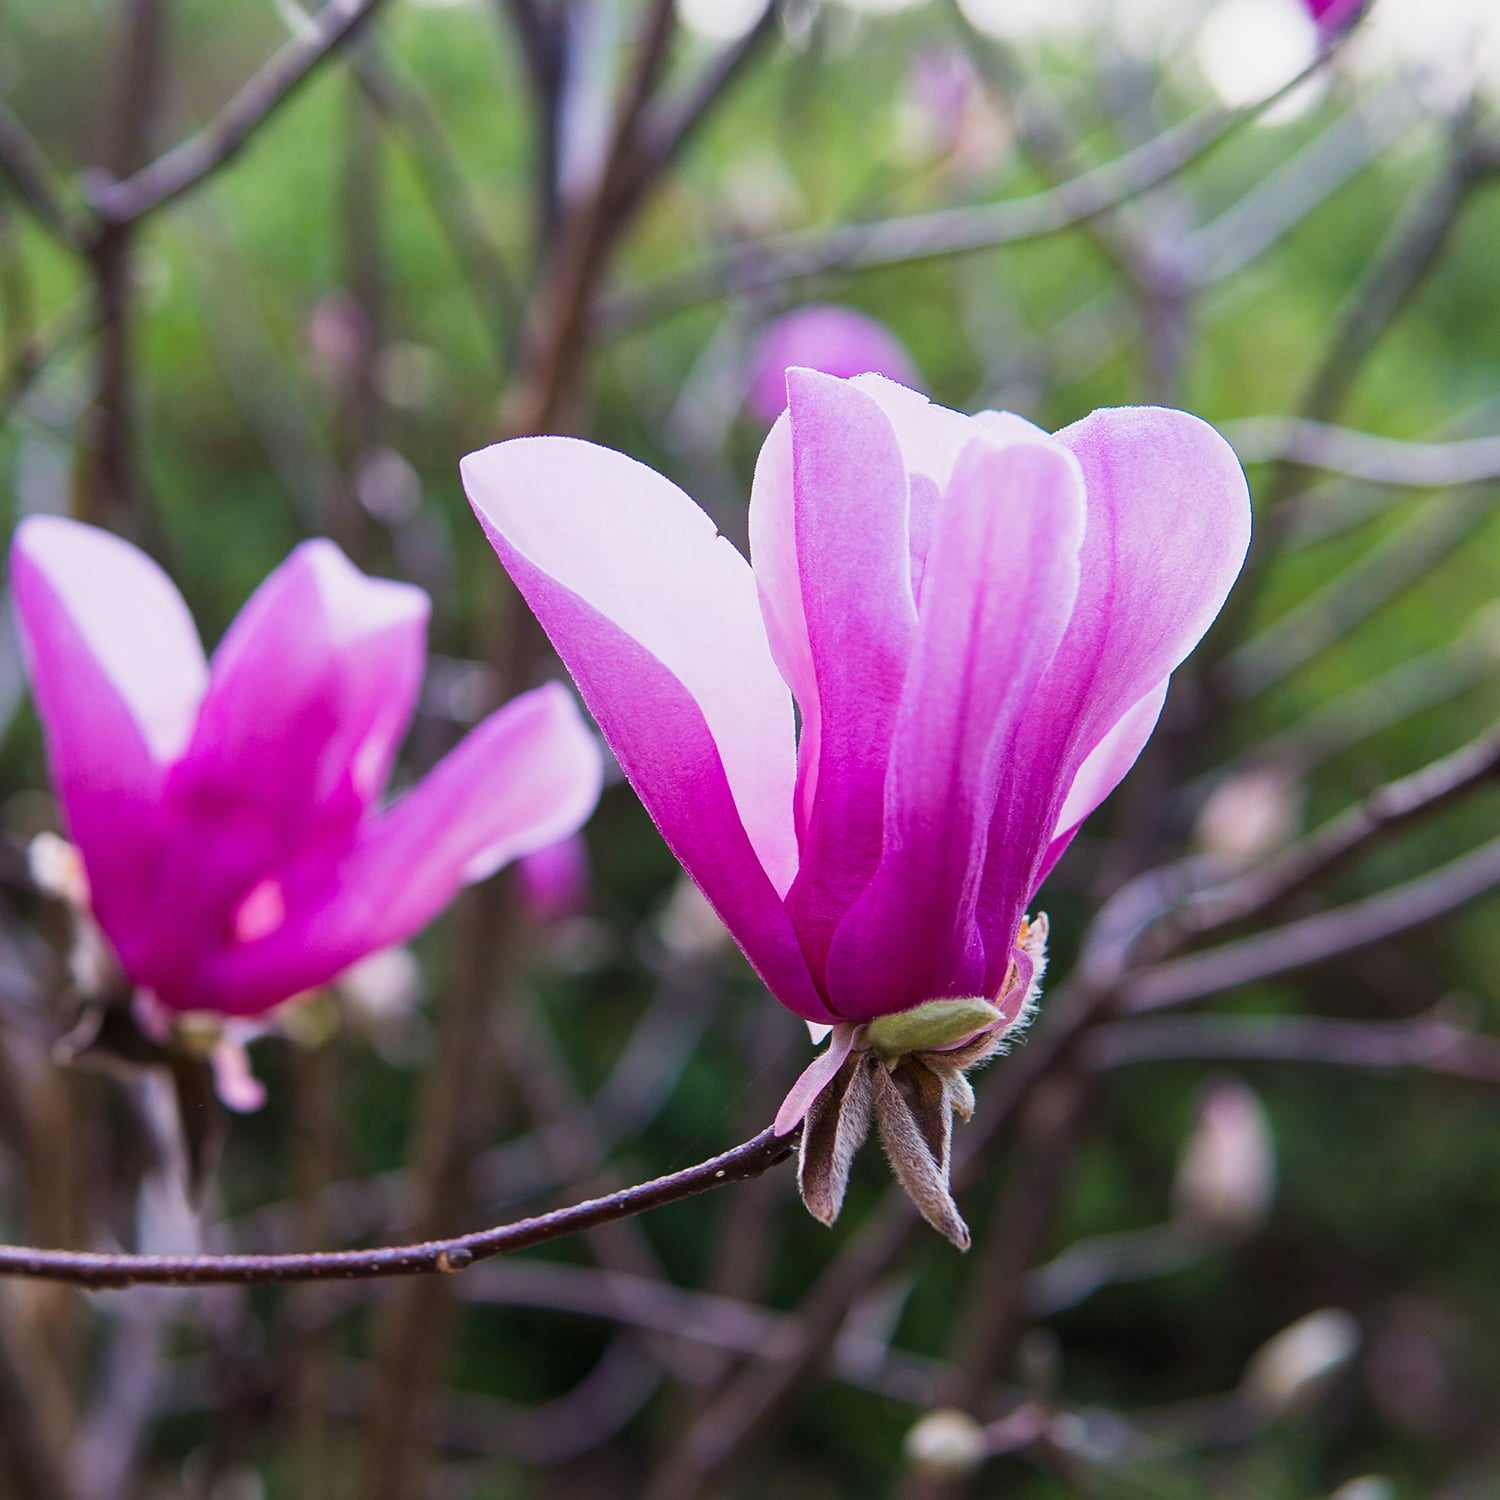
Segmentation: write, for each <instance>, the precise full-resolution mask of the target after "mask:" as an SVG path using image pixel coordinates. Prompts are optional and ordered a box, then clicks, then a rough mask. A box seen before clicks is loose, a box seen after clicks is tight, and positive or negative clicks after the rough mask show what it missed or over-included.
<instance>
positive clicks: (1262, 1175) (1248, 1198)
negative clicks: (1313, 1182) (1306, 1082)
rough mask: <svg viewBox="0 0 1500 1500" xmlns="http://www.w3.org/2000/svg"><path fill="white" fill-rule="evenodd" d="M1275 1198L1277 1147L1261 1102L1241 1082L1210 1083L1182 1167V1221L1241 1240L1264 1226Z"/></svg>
mask: <svg viewBox="0 0 1500 1500" xmlns="http://www.w3.org/2000/svg"><path fill="white" fill-rule="evenodd" d="M1275 1196H1276V1154H1275V1147H1274V1144H1273V1141H1272V1137H1271V1126H1270V1121H1269V1120H1268V1119H1267V1118H1266V1112H1265V1109H1264V1107H1263V1106H1262V1104H1261V1102H1260V1100H1259V1098H1258V1097H1257V1096H1256V1094H1255V1091H1254V1090H1253V1089H1251V1088H1249V1087H1248V1086H1247V1085H1245V1084H1243V1083H1241V1082H1240V1081H1239V1080H1238V1079H1236V1078H1224V1079H1221V1080H1219V1081H1218V1082H1216V1083H1213V1084H1211V1085H1210V1086H1209V1087H1208V1089H1206V1090H1205V1091H1204V1094H1203V1097H1202V1099H1201V1100H1200V1101H1199V1104H1198V1118H1197V1122H1196V1124H1195V1125H1194V1128H1193V1133H1192V1135H1191V1136H1190V1137H1189V1138H1188V1143H1187V1145H1186V1147H1185V1148H1184V1149H1183V1153H1182V1159H1181V1160H1180V1161H1179V1163H1178V1166H1177V1178H1176V1181H1175V1182H1174V1183H1173V1186H1172V1201H1173V1205H1174V1208H1175V1211H1176V1214H1177V1217H1178V1218H1179V1219H1181V1220H1183V1221H1184V1222H1185V1223H1186V1224H1187V1225H1189V1226H1190V1227H1192V1228H1195V1229H1198V1230H1201V1231H1202V1232H1204V1233H1206V1234H1208V1235H1211V1236H1213V1237H1214V1238H1223V1239H1239V1238H1241V1237H1242V1236H1244V1235H1248V1234H1251V1233H1253V1232H1254V1231H1255V1230H1256V1229H1258V1228H1259V1227H1260V1225H1261V1224H1262V1223H1263V1222H1264V1221H1265V1218H1266V1216H1267V1214H1268V1213H1269V1212H1270V1210H1271V1204H1272V1202H1273V1201H1274V1199H1275Z"/></svg>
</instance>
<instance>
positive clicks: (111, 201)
mask: <svg viewBox="0 0 1500 1500" xmlns="http://www.w3.org/2000/svg"><path fill="white" fill-rule="evenodd" d="M381 3H382V0H327V4H325V5H324V6H323V8H322V9H321V10H320V11H318V13H317V14H316V15H315V16H314V17H313V18H312V20H311V21H310V22H309V23H308V27H307V30H306V31H305V32H304V33H302V34H301V35H299V36H297V37H294V38H293V39H292V40H291V41H290V42H288V43H287V44H286V46H284V47H283V48H282V49H281V50H280V51H279V52H278V53H277V54H276V55H275V56H274V57H273V58H271V60H270V61H269V62H268V63H266V65H265V66H264V67H263V68H262V69H261V70H260V71H259V72H258V73H257V74H256V75H255V76H254V77H253V78H252V79H251V80H250V81H249V82H248V83H247V84H245V86H244V87H243V88H242V89H240V91H239V92H238V93H237V94H236V95H235V96H234V97H233V98H232V99H231V100H230V101H229V103H228V104H226V105H225V106H224V108H223V109H221V110H220V111H219V113H218V114H217V115H216V116H215V117H214V119H213V120H211V121H210V122H209V123H208V124H207V125H205V126H204V128H203V129H202V130H200V131H199V132H198V133H197V134H196V135H194V136H190V137H189V138H188V139H187V140H185V141H183V142H182V143H181V144H180V145H177V146H174V147H173V148H172V149H171V150H170V151H168V152H166V153H165V154H164V155H162V156H159V157H157V158H156V160H155V161H153V162H151V163H150V164H149V165H147V166H145V167H142V168H141V169H140V171H138V172H134V173H132V174H131V175H130V176H129V177H127V178H125V179H124V181H121V182H107V183H103V184H101V185H98V186H95V187H93V188H92V190H91V191H90V194H89V197H90V201H91V204H92V206H93V209H94V211H95V212H96V213H97V214H98V215H99V217H100V218H101V219H102V220H104V221H105V222H106V223H112V224H128V223H134V222H135V221H136V220H138V219H142V218H144V217H145V216H146V215H147V214H150V213H153V212H154V211H155V210H156V209H158V208H161V207H162V206H163V205H165V204H167V203H170V202H171V201H172V200H173V199H174V198H178V197H180V196H181V195H182V194H183V193H186V192H188V191H189V190H190V189H191V188H193V187H196V186H197V184H198V183H200V182H201V181H202V180H203V179H204V178H205V177H207V176H208V175H209V173H211V172H213V171H215V170H216V169H217V168H219V167H221V166H223V165H224V163H225V162H227V161H229V160H230V159H231V158H232V157H234V156H235V155H236V154H237V153H238V152H239V151H240V150H241V148H242V147H243V146H244V145H245V143H246V142H247V141H248V140H249V139H250V137H251V136H252V135H253V134H254V133H255V131H256V130H257V129H258V128H259V127H260V126H261V125H263V124H264V123H265V122H266V121H267V120H268V119H270V117H271V116H272V115H273V114H275V112H276V111H277V110H278V109H279V108H280V107H281V106H282V105H283V104H285V103H286V101H287V100H288V99H289V98H290V97H291V96H292V94H293V93H295V92H296V90H297V88H298V87H299V86H300V85H301V84H303V83H304V82H305V81H306V80H307V78H308V77H309V76H310V75H311V74H312V73H313V72H314V70H315V69H316V68H317V67H318V65H319V64H320V63H322V62H323V61H324V60H325V59H326V58H327V57H329V56H330V55H331V54H332V53H333V52H335V51H336V50H337V49H338V48H339V47H340V46H341V45H342V44H343V43H344V42H345V41H347V40H348V39H349V38H350V37H351V36H353V35H354V34H355V32H357V31H358V30H359V28H360V27H361V26H363V25H364V24H365V22H366V21H368V20H369V19H370V17H371V16H372V15H374V14H375V11H376V10H377V9H378V8H379V6H380V5H381Z"/></svg>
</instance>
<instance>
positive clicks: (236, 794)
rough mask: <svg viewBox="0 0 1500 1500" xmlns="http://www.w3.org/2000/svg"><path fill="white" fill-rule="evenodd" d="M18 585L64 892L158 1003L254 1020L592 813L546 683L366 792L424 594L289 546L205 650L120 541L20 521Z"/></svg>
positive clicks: (410, 663) (414, 668) (578, 735)
mask: <svg viewBox="0 0 1500 1500" xmlns="http://www.w3.org/2000/svg"><path fill="white" fill-rule="evenodd" d="M11 587H12V590H13V593H14V598H15V606H16V613H17V616H18V618H19V620H20V625H21V635H22V639H23V643H24V646H25V653H26V661H27V666H28V670H29V673H30V677H31V684H32V690H33V692H34V694H35V697H36V703H37V709H38V711H39V713H40V715H41V720H42V726H43V729H44V730H45V733H46V742H47V756H48V761H49V764H50V768H51V772H52V780H53V784H54V786H55V787H56V789H57V794H58V797H59V799H60V800H61V803H62V809H63V813H64V815H65V818H66V821H67V825H68V829H69V832H70V834H71V836H72V838H73V840H74V841H75V843H76V844H77V846H78V850H79V853H80V854H81V856H82V864H83V875H84V877H85V881H84V882H83V883H82V884H81V887H80V899H81V900H85V901H86V902H87V904H88V906H89V908H90V910H91V911H92V915H93V917H94V919H95V920H96V921H97V923H98V925H99V927H100V928H101V929H102V930H103V932H104V934H105V936H106V937H107V938H108V940H109V943H110V945H111V946H112V948H113V950H114V954H115V956H116V957H117V959H118V962H119V966H120V968H121V970H123V973H124V976H125V978H126V979H127V980H128V982H129V984H130V985H131V986H132V987H134V988H135V990H136V991H137V992H139V994H140V995H141V996H142V998H143V999H144V1000H145V1001H146V1002H147V1004H148V1007H149V1009H150V1010H151V1011H152V1012H153V1013H155V1014H157V1015H160V1014H161V1012H162V1011H163V1010H165V1011H167V1012H174V1013H180V1012H187V1011H196V1012H205V1011H206V1012H213V1013H217V1014H218V1015H220V1016H253V1015H258V1014H261V1013H263V1012H265V1011H267V1010H269V1009H270V1008H271V1007H272V1006H275V1005H277V1004H279V1003H280V1002H282V1001H284V1000H287V999H289V998H291V997H292V996H294V995H297V994H300V993H302V992H303V991H306V990H309V989H312V988H314V987H316V986H319V985H323V984H325V983H327V982H328V981H329V980H331V979H333V978H335V977H336V976H337V975H338V974H339V973H341V972H342V971H343V970H344V969H346V968H348V967H349V965H350V964H352V963H354V962H355V961H356V960H357V959H360V958H363V957H365V956H366V955H367V954H369V953H373V952H375V951H376V950H377V949H381V948H385V947H387V946H389V945H390V944H393V943H398V942H401V941H402V940H403V939H405V938H407V937H409V936H411V935H412V934H413V933H414V932H416V931H417V930H418V929H419V928H421V927H423V926H425V925H426V924H427V923H428V922H430V921H431V920H432V919H433V918H434V917H435V916H436V915H437V914H438V913H439V912H440V911H441V910H442V909H443V908H444V907H445V906H446V905H447V904H448V903H449V902H450V901H451V900H452V899H453V897H454V896H455V895H456V894H457V892H458V891H459V889H460V888H461V887H462V886H464V885H465V884H467V883H468V882H470V881H474V880H480V879H483V878H484V877H485V876H487V875H489V874H491V873H493V872H494V871H495V870H497V869H499V868H500V866H501V865H503V864H505V863H506V862H507V861H509V860H511V859H514V858H515V857H516V856H518V855H521V854H525V853H528V852H530V851H531V850H534V849H538V848H541V847H543V846H545V845H547V844H551V843H554V842H555V841H556V840H558V839H560V838H563V837H565V836H567V835H568V834H570V833H572V832H573V831H574V830H575V829H576V828H578V826H579V825H580V824H581V823H582V822H583V821H584V819H586V818H587V817H588V815H589V814H590V812H592V811H593V807H594V803H595V801H596V800H597V797H598V793H599V785H600V773H601V767H600V755H599V750H598V746H597V745H596V743H595V742H594V739H593V736H592V734H591V733H590V731H589V729H588V727H587V726H586V725H585V723H584V722H583V718H582V716H581V715H580V714H579V712H578V710H577V708H576V706H575V704H574V702H573V699H572V697H571V695H570V694H569V693H568V692H567V690H566V689H565V688H563V687H562V686H561V685H560V684H551V685H549V686H546V687H542V688H538V689H536V690H535V691H534V692H530V693H526V694H524V695H523V696H521V697H519V698H517V699H515V700H514V701H513V702H511V703H509V704H507V705H506V706H505V707H504V708H502V709H500V710H499V711H498V712H497V713H495V714H493V715H492V716H491V717H490V718H488V719H486V720H485V721H484V722H483V723H481V724H480V725H479V726H478V727H477V728H475V729H474V730H473V731H472V732H471V733H470V734H469V735H468V736H467V737H466V738H465V739H464V741H463V742H462V743H461V744H460V745H459V746H458V747H457V748H456V749H455V750H453V751H452V752H451V753H450V754H449V755H448V756H447V757H446V758H445V759H444V760H442V761H441V762H439V764H438V765H437V766H436V767H434V768H433V770H432V771H431V772H430V773H429V774H428V776H427V777H426V778H425V779H424V780H423V781H422V782H421V783H420V784H419V785H417V786H416V787H414V788H413V789H412V790H411V791H409V792H407V793H406V794H405V795H404V796H402V797H401V798H399V799H398V800H397V801H396V802H394V803H393V804H392V805H391V806H389V807H386V808H381V807H380V806H379V802H380V799H381V797H382V795H383V793H384V790H385V786H386V782H387V779H388V778H389V776H390V772H391V768H392V765H393V763H394V761H395V757H396V751H397V749H398V747H399V745H400V743H401V740H402V738H403V737H404V735H405V733H406V727H407V724H408V723H409V721H410V719H411V716H412V712H413V710H414V708H415V705H416V695H417V690H418V688H419V686H420V685H421V680H422V669H423V664H424V659H425V646H426V634H427V615H428V600H427V596H426V594H424V593H423V592H422V591H421V590H420V589H417V588H413V587H411V586H410V585H408V584H404V583H392V582H388V581H386V580H383V579H376V578H367V577H366V576H365V575H364V574H363V573H361V572H359V571H358V570H357V569H356V568H355V567H354V566H353V565H352V564H351V563H350V562H349V560H348V559H347V558H346V557H345V556H344V554H343V553H342V552H340V551H339V549H338V548H337V547H336V546H334V544H333V543H332V542H328V541H312V542H306V543H303V544H302V545H301V546H299V547H298V548H297V549H296V550H295V551H294V552H293V553H292V554H291V556H290V557H288V558H287V560H286V561H285V562H284V563H283V564H282V565H281V566H280V567H279V568H277V569H276V571H275V572H274V573H272V574H271V575H270V577H269V578H267V579H266V581H265V582H264V583H263V584H262V585H261V586H260V588H259V589H257V590H256V592H255V594H254V596H253V597H252V598H251V599H250V601H249V602H248V603H247V604H246V605H245V607H244V608H243V609H242V610H241V611H240V613H239V616H238V617H237V618H236V619H235V621H234V623H233V624H232V625H231V626H230V627H229V630H228V632H227V634H226V635H225V637H224V639H223V641H222V643H221V644H220V646H219V648H218V650H217V651H216V652H215V653H214V657H213V660H212V663H210V662H208V661H206V660H205V658H204V654H203V648H202V646H201V645H200V644H199V640H198V635H197V632H196V630H195V629H194V627H193V622H192V619H191V618H190V616H189V614H188V611H187V606H186V605H185V604H184V603H183V601H182V598H181V596H180V595H179V594H178V592H177V590H176V589H175V588H174V587H173V586H172V583H171V582H170V580H169V579H168V578H167V576H166V575H165V574H164V573H163V572H162V571H161V569H160V568H159V567H157V565H156V564H155V563H154V562H152V561H151V559H150V558H148V557H146V556H145V555H144V554H143V553H141V552H139V551H138V550H137V549H136V548H134V547H132V546H131V545H130V544H129V543H127V542H124V541H122V540H120V538H118V537H116V536H113V535H111V534H110V533H108V532H105V531H100V530H97V529H95V528H94V527H91V526H84V525H81V524H79V523H78V522H75V521H68V520H62V519H59V518H55V517H34V518H32V519H29V520H27V521H23V522H22V524H21V526H20V527H19V528H18V529H17V532H16V536H15V540H14V542H13V544H12V548H11Z"/></svg>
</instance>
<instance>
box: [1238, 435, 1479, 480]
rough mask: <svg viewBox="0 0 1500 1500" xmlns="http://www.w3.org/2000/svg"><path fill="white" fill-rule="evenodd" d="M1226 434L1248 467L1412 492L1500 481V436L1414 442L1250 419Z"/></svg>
mask: <svg viewBox="0 0 1500 1500" xmlns="http://www.w3.org/2000/svg"><path fill="white" fill-rule="evenodd" d="M1222 431H1223V433H1224V435H1225V437H1227V438H1228V439H1229V441H1230V442H1231V443H1233V444H1234V447H1235V451H1236V452H1237V453H1238V454H1239V456H1240V458H1241V460H1243V462H1245V463H1247V464H1255V463H1270V462H1275V463H1288V462H1289V463H1294V464H1297V465H1298V466H1299V467H1301V468H1304V469H1327V470H1329V471H1331V472H1334V473H1338V474H1345V475H1348V476H1349V477H1350V478H1352V479H1364V480H1368V481H1369V482H1370V483H1372V484H1391V485H1407V486H1410V487H1412V488H1414V489H1429V488H1432V489H1436V488H1440V487H1442V486H1444V485H1450V484H1473V483H1475V482H1477V481H1478V480H1481V479H1500V437H1481V438H1467V439H1463V440H1460V441H1458V442H1452V443H1412V442H1403V441H1402V440H1401V439H1399V438H1388V437H1379V436H1377V435H1376V434H1374V433H1370V432H1356V431H1354V429H1352V428H1349V427H1336V426H1333V425H1332V424H1330V423H1327V422H1313V421H1309V420H1307V419H1306V418H1303V417H1246V418H1245V419H1243V420H1242V421H1238V422H1225V423H1223V424H1222Z"/></svg>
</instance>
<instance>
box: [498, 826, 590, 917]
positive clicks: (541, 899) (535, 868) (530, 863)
mask: <svg viewBox="0 0 1500 1500" xmlns="http://www.w3.org/2000/svg"><path fill="white" fill-rule="evenodd" d="M516 885H517V887H518V888H519V890H520V895H521V904H522V906H523V908H524V909H525V911H526V913H527V915H528V916H530V918H531V920H532V921H533V922H537V923H546V922H557V921H561V920H562V918H564V917H576V916H577V915H578V914H579V913H580V912H581V911H582V910H583V909H584V908H585V907H586V906H587V905H588V899H589V885H590V881H589V847H588V844H587V843H585V841H584V838H583V835H582V834H578V833H575V834H573V835H572V836H571V837H569V838H565V839H559V840H558V841H557V842H556V843H555V844H548V845H547V846H546V847H545V848H542V849H538V850H536V851H535V852H534V853H531V854H525V855H522V857H521V858H520V859H519V860H518V861H517V863H516Z"/></svg>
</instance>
